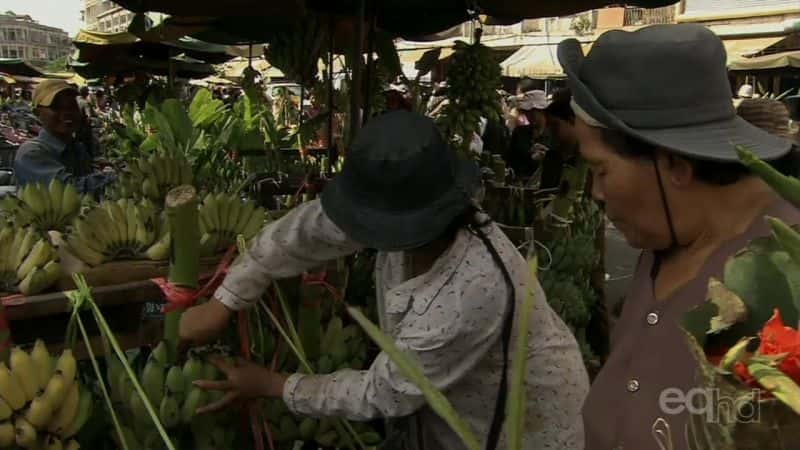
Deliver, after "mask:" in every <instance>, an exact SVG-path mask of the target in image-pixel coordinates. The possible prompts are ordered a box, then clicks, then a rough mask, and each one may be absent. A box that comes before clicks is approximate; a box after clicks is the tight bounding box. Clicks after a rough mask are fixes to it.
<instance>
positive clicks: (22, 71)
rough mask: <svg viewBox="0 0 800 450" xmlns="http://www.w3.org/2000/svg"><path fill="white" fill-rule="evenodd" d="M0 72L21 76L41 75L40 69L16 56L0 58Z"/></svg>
mask: <svg viewBox="0 0 800 450" xmlns="http://www.w3.org/2000/svg"><path fill="white" fill-rule="evenodd" d="M0 72H3V73H5V74H8V75H11V76H16V75H20V76H23V77H41V76H42V75H43V73H42V71H41V70H39V69H37V68H36V67H34V66H32V65H30V64H28V63H27V62H25V61H23V60H21V59H18V58H0Z"/></svg>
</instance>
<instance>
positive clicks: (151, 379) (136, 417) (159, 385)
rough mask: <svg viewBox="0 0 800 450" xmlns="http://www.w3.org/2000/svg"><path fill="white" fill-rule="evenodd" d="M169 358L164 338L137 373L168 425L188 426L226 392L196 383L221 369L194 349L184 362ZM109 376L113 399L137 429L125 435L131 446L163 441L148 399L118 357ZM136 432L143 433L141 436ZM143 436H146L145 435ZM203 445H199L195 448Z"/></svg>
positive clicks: (211, 377)
mask: <svg viewBox="0 0 800 450" xmlns="http://www.w3.org/2000/svg"><path fill="white" fill-rule="evenodd" d="M168 361H169V358H168V350H167V346H166V344H165V343H164V342H161V343H159V344H158V345H157V346H156V347H155V348H154V349H153V351H152V352H151V353H150V356H149V357H148V359H147V362H146V363H145V365H144V367H143V368H142V370H141V371H140V372H139V373H137V374H136V376H137V379H138V381H139V383H140V384H141V386H142V389H143V390H144V392H145V394H146V395H147V399H148V401H149V402H150V404H151V405H152V406H153V408H154V409H155V411H156V412H157V413H158V419H159V421H160V422H161V424H162V425H164V428H166V429H167V430H181V429H186V428H187V427H191V426H193V425H194V424H195V422H196V421H197V420H200V418H201V416H198V415H197V410H198V409H199V408H201V407H203V406H205V405H207V404H209V403H211V402H214V401H217V400H219V399H220V398H221V396H222V395H224V393H223V392H221V391H204V390H202V389H200V388H198V387H196V386H194V384H193V383H194V382H195V381H197V380H218V379H220V373H219V371H218V370H217V369H216V367H214V365H212V364H211V363H209V362H206V361H204V360H203V359H201V358H200V357H198V356H196V354H195V353H194V351H190V354H189V357H188V359H187V360H186V361H185V362H184V364H183V365H169V362H168ZM106 377H107V379H108V382H109V386H110V392H111V397H112V399H113V400H114V402H115V403H116V404H117V405H119V406H121V410H122V411H124V414H125V417H127V418H129V419H130V420H129V422H128V425H129V426H130V427H132V429H133V430H135V431H136V432H137V433H133V436H128V435H127V433H126V438H125V439H126V441H127V442H128V445H129V447H130V445H131V442H133V443H134V444H135V443H139V444H140V447H141V448H152V447H151V446H150V445H148V441H151V440H152V441H154V444H158V445H160V443H159V439H160V437H159V436H158V435H157V434H156V435H155V436H152V433H151V432H152V421H151V418H150V415H149V414H148V413H147V409H146V407H145V404H144V401H143V399H142V398H141V397H140V396H139V394H138V392H137V391H136V390H135V389H134V386H133V382H132V381H131V379H130V378H129V377H128V374H127V372H126V371H125V369H124V367H123V365H122V363H121V362H120V361H119V360H118V359H117V358H109V359H108V361H107V372H106ZM214 417H217V416H214ZM217 422H219V420H217ZM217 425H219V424H218V423H217ZM201 428H213V427H201ZM136 434H139V437H137V436H136ZM141 436H145V438H144V439H142V438H141ZM212 437H213V439H212V440H214V441H216V440H217V439H219V436H218V435H214V436H211V435H208V436H207V435H205V434H204V435H203V436H201V437H199V438H198V439H199V440H208V439H211V438H212ZM117 438H118V437H117ZM158 445H156V448H157V447H158ZM200 447H201V446H199V445H196V446H195V448H200ZM205 448H214V447H205ZM216 448H226V447H216Z"/></svg>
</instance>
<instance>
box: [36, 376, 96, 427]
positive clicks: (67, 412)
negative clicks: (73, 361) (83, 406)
mask: <svg viewBox="0 0 800 450" xmlns="http://www.w3.org/2000/svg"><path fill="white" fill-rule="evenodd" d="M79 386H80V383H77V382H76V383H72V387H70V388H69V392H68V393H67V396H66V397H65V398H64V402H63V403H61V406H60V407H59V409H58V411H56V412H55V414H53V416H52V418H51V419H50V420H49V421H48V423H47V430H48V431H50V432H51V433H60V432H62V431H64V430H66V429H67V427H69V426H70V425H71V424H72V422H73V421H74V420H75V418H76V417H77V416H78V411H79V407H80V402H81V389H80V388H79ZM84 390H85V389H84ZM31 423H33V422H31ZM34 425H35V424H34Z"/></svg>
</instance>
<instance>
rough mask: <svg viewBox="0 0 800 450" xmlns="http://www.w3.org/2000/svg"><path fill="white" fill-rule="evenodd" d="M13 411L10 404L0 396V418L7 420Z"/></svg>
mask: <svg viewBox="0 0 800 450" xmlns="http://www.w3.org/2000/svg"><path fill="white" fill-rule="evenodd" d="M13 413H14V410H12V409H11V406H10V405H9V404H8V403H7V402H6V401H5V400H3V399H2V398H0V420H8V418H9V417H11V414H13ZM0 447H1V446H0Z"/></svg>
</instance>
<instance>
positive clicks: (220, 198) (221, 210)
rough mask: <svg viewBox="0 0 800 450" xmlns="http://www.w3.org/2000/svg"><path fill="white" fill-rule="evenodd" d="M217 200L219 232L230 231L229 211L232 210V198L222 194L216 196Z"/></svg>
mask: <svg viewBox="0 0 800 450" xmlns="http://www.w3.org/2000/svg"><path fill="white" fill-rule="evenodd" d="M216 200H217V223H218V224H219V230H220V231H222V232H226V231H228V211H229V210H230V206H231V203H232V202H231V201H230V198H228V196H227V195H226V194H225V193H224V192H220V193H218V194H217V195H216Z"/></svg>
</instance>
